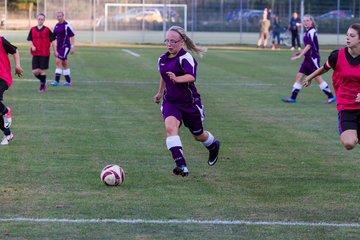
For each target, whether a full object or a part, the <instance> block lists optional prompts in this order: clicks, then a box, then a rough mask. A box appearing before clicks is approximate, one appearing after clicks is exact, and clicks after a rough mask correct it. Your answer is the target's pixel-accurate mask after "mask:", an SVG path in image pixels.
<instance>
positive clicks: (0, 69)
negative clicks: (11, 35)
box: [0, 37, 17, 87]
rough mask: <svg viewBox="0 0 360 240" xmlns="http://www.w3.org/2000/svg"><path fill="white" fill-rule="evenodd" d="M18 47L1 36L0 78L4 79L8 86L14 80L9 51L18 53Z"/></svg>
mask: <svg viewBox="0 0 360 240" xmlns="http://www.w3.org/2000/svg"><path fill="white" fill-rule="evenodd" d="M16 49H17V48H16V47H15V46H13V45H11V44H10V43H9V42H8V41H7V40H6V39H5V38H3V37H0V79H2V80H4V81H5V82H6V84H7V85H8V87H10V86H11V84H12V82H13V80H12V75H11V64H10V59H9V56H8V53H10V54H14V53H16Z"/></svg>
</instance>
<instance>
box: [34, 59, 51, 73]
mask: <svg viewBox="0 0 360 240" xmlns="http://www.w3.org/2000/svg"><path fill="white" fill-rule="evenodd" d="M49 60H50V56H48V57H44V56H33V58H32V69H38V68H39V69H41V70H45V69H48V68H49Z"/></svg>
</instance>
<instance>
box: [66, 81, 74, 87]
mask: <svg viewBox="0 0 360 240" xmlns="http://www.w3.org/2000/svg"><path fill="white" fill-rule="evenodd" d="M72 85H73V84H72V82H64V86H65V87H71V86H72Z"/></svg>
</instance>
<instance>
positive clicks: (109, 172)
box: [100, 164, 125, 186]
mask: <svg viewBox="0 0 360 240" xmlns="http://www.w3.org/2000/svg"><path fill="white" fill-rule="evenodd" d="M100 179H101V181H102V182H103V183H104V184H105V185H107V186H118V185H121V184H122V183H123V182H124V180H125V172H124V170H123V169H122V168H121V167H120V166H119V165H115V164H110V165H107V166H106V167H104V168H103V169H102V170H101V175H100Z"/></svg>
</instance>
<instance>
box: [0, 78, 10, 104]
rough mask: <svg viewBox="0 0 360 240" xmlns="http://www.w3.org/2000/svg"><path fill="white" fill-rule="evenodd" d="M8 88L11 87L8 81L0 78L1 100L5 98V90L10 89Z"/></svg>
mask: <svg viewBox="0 0 360 240" xmlns="http://www.w3.org/2000/svg"><path fill="white" fill-rule="evenodd" d="M8 88H9V87H8V85H7V83H6V82H5V81H4V80H3V79H1V78H0V101H2V100H3V99H4V92H5V91H6V90H8Z"/></svg>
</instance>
